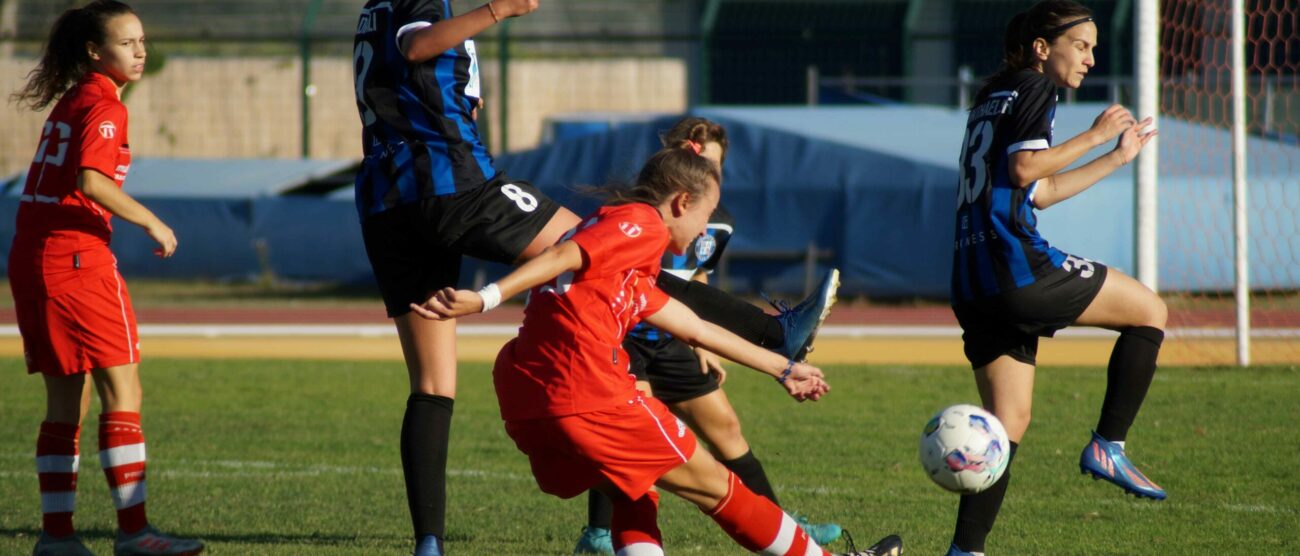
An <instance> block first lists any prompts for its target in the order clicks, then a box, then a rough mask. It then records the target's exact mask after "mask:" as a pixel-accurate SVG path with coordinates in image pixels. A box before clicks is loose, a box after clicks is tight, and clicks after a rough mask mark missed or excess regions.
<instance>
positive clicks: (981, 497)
mask: <svg viewBox="0 0 1300 556" xmlns="http://www.w3.org/2000/svg"><path fill="white" fill-rule="evenodd" d="M1019 447H1020V444H1019V443H1018V442H1012V443H1011V452H1010V453H1008V454H1007V469H1006V471H1003V472H1002V477H1001V478H999V479H998V482H996V483H993V486H991V487H989V488H988V489H986V490H985V491H984V492H981V493H979V494H967V495H964V496H962V497H961V502H960V503H959V504H958V505H957V532H956V533H953V535H952V544H954V545H957V548H959V549H961V550H962V551H965V552H984V539H985V538H987V537H988V536H989V531H992V530H993V522H994V521H996V520H997V519H998V512H999V511H1000V510H1001V509H1002V499H1003V498H1005V497H1006V495H1007V485H1008V484H1010V483H1011V464H1012V462H1014V461H1015V459H1016V448H1019Z"/></svg>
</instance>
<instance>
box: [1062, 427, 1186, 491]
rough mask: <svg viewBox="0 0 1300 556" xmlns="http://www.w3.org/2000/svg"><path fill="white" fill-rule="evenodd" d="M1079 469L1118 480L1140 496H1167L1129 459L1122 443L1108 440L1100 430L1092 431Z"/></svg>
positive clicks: (1093, 476)
mask: <svg viewBox="0 0 1300 556" xmlns="http://www.w3.org/2000/svg"><path fill="white" fill-rule="evenodd" d="M1079 471H1081V472H1083V473H1084V474H1085V475H1086V474H1088V473H1091V474H1092V478H1093V479H1105V480H1106V481H1109V482H1111V483H1114V484H1115V485H1116V486H1118V487H1120V488H1122V489H1124V492H1127V493H1129V494H1132V495H1133V496H1136V497H1138V498H1143V497H1145V498H1150V499H1152V500H1164V499H1165V497H1166V495H1165V489H1163V488H1160V486H1159V485H1157V484H1155V483H1153V482H1151V479H1148V478H1147V477H1146V475H1143V474H1142V472H1141V471H1138V468H1137V467H1135V466H1134V465H1133V462H1131V461H1129V460H1128V456H1126V455H1124V448H1123V447H1122V446H1120V445H1119V444H1116V443H1114V442H1109V441H1107V440H1106V439H1105V438H1102V437H1101V436H1100V435H1098V434H1097V432H1096V431H1093V433H1092V442H1089V443H1088V445H1087V446H1085V447H1084V448H1083V454H1081V455H1079Z"/></svg>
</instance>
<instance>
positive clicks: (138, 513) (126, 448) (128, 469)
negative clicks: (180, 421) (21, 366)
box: [91, 363, 203, 555]
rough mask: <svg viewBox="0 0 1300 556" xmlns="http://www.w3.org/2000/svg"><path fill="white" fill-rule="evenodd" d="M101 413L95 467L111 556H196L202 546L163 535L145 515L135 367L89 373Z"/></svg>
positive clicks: (143, 459) (139, 396)
mask: <svg viewBox="0 0 1300 556" xmlns="http://www.w3.org/2000/svg"><path fill="white" fill-rule="evenodd" d="M91 375H92V376H93V377H94V380H95V389H96V390H97V391H98V392H99V400H100V404H101V406H102V409H103V413H101V414H100V415H99V464H100V467H102V468H103V469H104V476H105V478H106V479H107V480H108V488H109V492H110V494H112V497H113V506H114V507H115V508H116V509H117V524H118V531H117V540H116V541H115V542H114V545H113V551H114V553H115V554H119V555H130V554H198V553H200V552H202V551H203V543H202V542H200V541H198V540H196V539H186V538H180V537H174V536H171V535H167V534H164V533H162V532H160V531H158V530H157V529H155V528H154V527H153V526H152V525H150V524H149V520H148V518H147V516H146V514H145V492H146V485H147V480H146V456H145V454H146V450H145V440H144V431H143V429H142V427H141V422H140V405H141V399H142V397H143V390H142V388H141V386H140V373H139V365H138V364H136V363H130V364H126V365H116V366H112V367H105V368H101V369H95V370H93V371H91Z"/></svg>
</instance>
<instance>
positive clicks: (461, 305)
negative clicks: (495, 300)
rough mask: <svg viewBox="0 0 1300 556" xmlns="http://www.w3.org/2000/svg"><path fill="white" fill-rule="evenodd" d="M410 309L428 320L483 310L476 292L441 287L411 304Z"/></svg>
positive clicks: (443, 318)
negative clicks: (418, 301) (420, 300)
mask: <svg viewBox="0 0 1300 556" xmlns="http://www.w3.org/2000/svg"><path fill="white" fill-rule="evenodd" d="M411 310H412V311H414V312H415V314H417V315H420V316H421V317H424V318H426V319H429V320H450V319H454V318H456V317H459V316H464V315H468V314H471V313H480V312H482V311H483V297H482V296H480V295H479V294H478V292H475V291H470V290H456V289H452V288H443V289H441V290H438V291H437V292H435V293H434V294H433V295H431V296H429V299H426V300H425V301H424V303H421V304H418V305H417V304H415V303H412V304H411Z"/></svg>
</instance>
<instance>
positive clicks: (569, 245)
mask: <svg viewBox="0 0 1300 556" xmlns="http://www.w3.org/2000/svg"><path fill="white" fill-rule="evenodd" d="M582 266H583V256H582V248H581V247H579V246H578V244H577V243H574V242H572V241H565V242H563V243H560V244H559V245H555V246H552V247H547V248H546V249H545V250H543V251H542V252H541V254H539V255H537V256H536V257H533V258H532V259H529V260H528V262H526V263H524V264H522V265H520V266H519V268H516V269H515V270H514V271H513V272H511V273H510V274H507V275H506V276H505V277H503V278H501V279H500V280H498V281H496V282H495V283H493V284H490V285H489V287H495V288H496V290H497V291H498V292H500V293H499V295H500V299H501V300H504V299H509V298H510V297H512V296H514V295H517V294H519V293H522V292H525V291H528V290H530V289H532V288H534V287H536V286H540V285H542V284H544V283H546V282H548V281H550V280H551V279H553V278H555V277H556V276H559V275H560V274H563V273H565V272H573V271H577V270H580V269H581V268H582ZM485 289H486V288H485ZM483 301H484V300H483V296H482V294H480V293H478V292H475V291H471V290H454V289H452V288H444V289H443V290H441V291H438V292H435V293H434V294H433V295H432V296H430V297H429V299H428V300H426V301H425V302H424V303H423V304H420V305H416V304H414V303H412V304H411V310H412V311H414V312H415V313H416V314H418V315H420V316H421V317H424V318H426V319H430V320H447V319H453V318H456V317H459V316H464V315H468V314H472V313H481V312H483V310H484V302H483Z"/></svg>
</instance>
